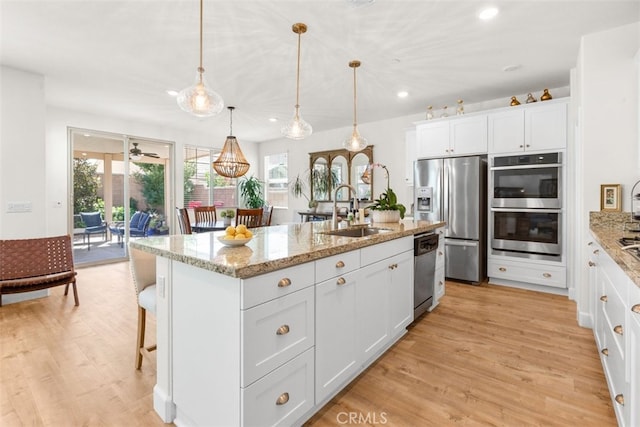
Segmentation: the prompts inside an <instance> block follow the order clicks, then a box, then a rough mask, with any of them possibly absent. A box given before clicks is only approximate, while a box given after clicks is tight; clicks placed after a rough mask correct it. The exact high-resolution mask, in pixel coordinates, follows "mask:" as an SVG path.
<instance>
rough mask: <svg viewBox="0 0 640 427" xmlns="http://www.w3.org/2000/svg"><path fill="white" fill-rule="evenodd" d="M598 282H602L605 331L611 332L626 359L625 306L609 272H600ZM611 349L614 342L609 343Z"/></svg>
mask: <svg viewBox="0 0 640 427" xmlns="http://www.w3.org/2000/svg"><path fill="white" fill-rule="evenodd" d="M598 280H600V281H601V282H602V290H603V294H602V295H601V296H600V301H601V303H602V311H603V313H604V319H605V320H604V323H605V324H604V329H605V330H606V331H608V332H611V336H612V340H613V341H615V343H616V345H617V347H618V349H619V352H620V354H621V355H622V357H624V335H623V334H624V330H625V321H624V319H625V315H626V313H625V305H624V301H623V300H622V298H621V297H620V295H619V294H618V292H617V290H616V288H615V287H614V285H613V283H612V282H611V279H610V278H609V276H608V275H607V271H604V270H603V271H599V275H598ZM607 345H608V346H609V347H611V346H612V345H613V342H612V341H609V342H608V343H607Z"/></svg>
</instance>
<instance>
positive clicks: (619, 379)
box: [600, 331, 625, 405]
mask: <svg viewBox="0 0 640 427" xmlns="http://www.w3.org/2000/svg"><path fill="white" fill-rule="evenodd" d="M613 335H614V333H613V332H612V331H605V333H604V348H603V350H606V351H601V352H600V359H601V360H602V366H603V367H604V371H605V374H606V377H607V381H608V382H609V384H608V385H609V392H610V393H611V397H612V399H614V405H617V404H616V403H615V396H616V395H617V394H621V393H624V391H625V379H624V357H623V356H622V354H620V351H619V348H618V346H617V345H616V343H615V338H614V336H613ZM605 353H606V354H605Z"/></svg>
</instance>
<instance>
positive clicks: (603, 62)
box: [568, 22, 640, 326]
mask: <svg viewBox="0 0 640 427" xmlns="http://www.w3.org/2000/svg"><path fill="white" fill-rule="evenodd" d="M638 49H640V22H637V23H634V24H630V25H625V26H622V27H619V28H615V29H611V30H607V31H603V32H599V33H594V34H589V35H585V36H584V37H583V38H582V40H581V43H580V50H579V53H578V59H577V67H576V73H575V79H576V82H575V85H573V87H574V88H575V93H574V94H573V96H572V104H573V106H574V108H575V109H576V110H577V111H576V116H575V119H576V123H574V125H575V126H576V128H577V130H578V132H577V138H576V141H575V147H574V148H575V149H574V152H575V155H576V156H577V158H576V170H575V172H576V173H575V181H576V185H575V192H574V195H575V200H576V206H577V212H578V215H579V216H578V217H577V218H575V220H574V221H573V222H569V221H568V222H569V226H572V227H574V235H575V236H577V241H576V242H575V245H574V250H575V252H576V257H575V262H574V264H573V265H572V273H573V277H575V286H576V292H577V294H576V302H577V305H578V321H579V323H580V324H581V325H585V326H588V325H589V324H590V313H589V289H588V287H587V286H586V285H587V283H588V280H587V278H588V271H587V267H586V265H587V261H588V260H587V257H586V250H585V249H584V248H585V247H586V244H587V239H588V227H589V212H591V211H599V210H600V185H601V184H622V210H623V211H630V209H631V188H632V186H633V184H634V183H635V182H636V181H638V180H640V163H639V160H638V159H639V154H640V153H639V144H640V140H639V135H638V121H639V120H638V114H639V107H638V104H639V98H638V91H639V88H638V79H639V72H638V69H637V65H636V64H635V62H634V57H635V55H636V54H637V52H638Z"/></svg>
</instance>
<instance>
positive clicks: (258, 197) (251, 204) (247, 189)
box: [239, 175, 265, 209]
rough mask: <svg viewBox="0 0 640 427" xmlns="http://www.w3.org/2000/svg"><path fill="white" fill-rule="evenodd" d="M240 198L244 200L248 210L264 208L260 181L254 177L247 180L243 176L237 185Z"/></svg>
mask: <svg viewBox="0 0 640 427" xmlns="http://www.w3.org/2000/svg"><path fill="white" fill-rule="evenodd" d="M239 188H240V197H242V199H243V200H244V203H245V205H246V206H247V207H248V208H251V209H256V208H261V207H263V206H264V204H265V201H264V199H263V195H262V181H260V180H259V179H258V178H256V177H255V176H251V177H250V178H247V176H246V175H245V176H244V177H243V178H242V180H241V181H240V184H239Z"/></svg>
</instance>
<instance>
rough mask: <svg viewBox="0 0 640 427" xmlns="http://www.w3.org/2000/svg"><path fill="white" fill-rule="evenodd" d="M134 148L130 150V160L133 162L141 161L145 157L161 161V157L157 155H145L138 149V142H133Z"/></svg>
mask: <svg viewBox="0 0 640 427" xmlns="http://www.w3.org/2000/svg"><path fill="white" fill-rule="evenodd" d="M132 144H133V148H132V149H131V150H129V158H130V159H131V160H140V159H141V158H142V157H143V156H146V157H153V158H154V159H159V158H160V156H158V154H156V153H143V152H142V150H141V149H139V148H138V143H137V142H132Z"/></svg>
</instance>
